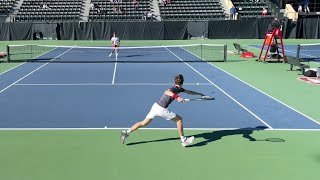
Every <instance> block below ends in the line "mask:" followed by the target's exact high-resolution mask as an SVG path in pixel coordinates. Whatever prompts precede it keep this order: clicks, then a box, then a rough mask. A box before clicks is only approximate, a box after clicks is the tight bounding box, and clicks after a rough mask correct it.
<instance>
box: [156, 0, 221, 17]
mask: <svg viewBox="0 0 320 180" xmlns="http://www.w3.org/2000/svg"><path fill="white" fill-rule="evenodd" d="M159 9H160V14H161V18H162V20H211V19H225V17H226V14H225V12H224V10H223V8H222V5H221V3H220V0H172V1H171V3H170V4H166V5H165V4H164V3H162V2H159Z"/></svg>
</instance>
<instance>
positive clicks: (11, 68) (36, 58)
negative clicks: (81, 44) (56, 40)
mask: <svg viewBox="0 0 320 180" xmlns="http://www.w3.org/2000/svg"><path fill="white" fill-rule="evenodd" d="M55 49H56V48H55ZM55 49H52V50H50V51H48V52H45V53H42V54H40V55H39V56H36V57H35V58H33V59H37V58H38V57H41V56H43V55H45V54H47V53H49V52H51V51H53V50H55ZM26 63H27V62H24V63H21V64H19V65H17V66H15V67H13V68H11V69H8V70H6V71H4V72H2V73H0V76H1V75H2V74H4V73H7V72H9V71H11V70H13V69H15V68H17V67H19V66H21V65H24V64H26Z"/></svg>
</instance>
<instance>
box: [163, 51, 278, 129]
mask: <svg viewBox="0 0 320 180" xmlns="http://www.w3.org/2000/svg"><path fill="white" fill-rule="evenodd" d="M166 49H167V50H168V51H169V52H170V53H172V54H173V55H174V56H176V57H177V58H178V59H180V61H182V62H183V63H185V64H186V65H187V66H189V67H190V68H191V69H193V70H194V71H195V72H197V73H198V74H199V75H200V76H202V77H203V78H204V79H206V80H207V81H208V82H210V83H211V84H212V85H213V86H215V87H216V88H218V89H219V90H220V91H221V92H223V93H224V94H225V95H226V96H228V97H229V98H230V99H232V100H233V101H234V102H236V103H237V104H238V105H239V106H241V107H242V108H243V109H245V110H246V111H248V112H249V113H250V114H251V115H253V116H254V117H255V118H257V119H258V120H259V121H261V122H262V123H263V124H265V125H266V126H268V127H269V128H270V129H273V128H272V127H271V126H270V125H269V124H268V123H266V122H265V121H264V120H262V119H261V118H260V117H259V116H257V115H256V114H254V113H253V112H252V111H250V110H249V109H248V108H247V107H245V106H244V105H242V104H241V103H240V102H239V101H237V100H236V99H234V98H233V97H232V96H230V95H229V94H228V93H226V92H225V91H224V90H222V89H221V88H220V87H218V86H217V85H216V84H215V83H213V82H212V81H210V80H209V79H208V78H207V77H205V76H204V75H203V74H201V73H200V72H199V71H197V70H196V69H195V68H193V67H192V66H191V65H190V64H188V63H186V62H184V61H183V60H182V59H181V58H180V57H179V56H177V55H176V54H175V53H173V52H172V51H170V50H169V49H168V48H166Z"/></svg>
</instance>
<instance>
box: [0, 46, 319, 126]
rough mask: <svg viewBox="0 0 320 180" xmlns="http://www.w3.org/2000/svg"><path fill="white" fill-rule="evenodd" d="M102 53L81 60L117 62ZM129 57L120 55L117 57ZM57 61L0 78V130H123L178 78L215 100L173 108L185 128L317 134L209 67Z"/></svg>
mask: <svg viewBox="0 0 320 180" xmlns="http://www.w3.org/2000/svg"><path fill="white" fill-rule="evenodd" d="M72 51H73V50H72V49H71V50H70V49H69V50H63V49H62V50H61V49H55V50H54V51H51V52H50V53H51V55H52V54H54V56H55V57H56V59H58V58H59V60H62V59H65V60H66V61H68V60H70V59H68V58H70V57H71V56H75V54H74V53H72ZM107 55H108V52H103V53H92V54H90V57H89V56H88V57H86V58H92V59H95V60H104V61H108V60H114V57H111V58H109V57H107ZM43 56H46V54H44V55H43ZM142 56H143V55H142ZM147 56H149V58H150V59H157V58H159V57H162V58H165V59H168V58H169V57H170V59H173V60H174V61H179V60H181V61H183V60H184V59H185V58H188V57H190V56H194V55H193V54H191V53H188V52H186V51H185V52H183V51H176V49H174V48H173V49H168V48H167V49H166V51H163V52H162V54H161V55H159V54H158V55H155V54H154V55H152V54H147ZM134 57H135V56H134V55H132V56H122V54H121V52H120V54H119V59H121V58H122V59H123V58H134ZM40 58H41V57H40ZM43 58H45V57H43ZM73 58H74V57H73ZM79 58H81V57H78V59H79ZM193 58H194V57H193ZM54 60H55V59H53V60H52V61H51V62H38V63H24V64H22V65H20V66H18V67H16V68H14V69H12V70H10V71H8V72H5V73H3V74H1V75H0V107H1V108H0V114H1V121H0V128H2V129H8V128H11V129H14V128H28V129H32V128H39V129H40V128H127V127H130V126H131V125H132V124H133V123H135V122H137V121H139V120H142V119H144V118H145V116H146V115H147V113H148V111H149V109H150V108H151V106H152V104H153V103H154V102H155V101H157V100H158V99H159V98H160V96H161V95H162V94H163V92H164V91H165V90H166V89H167V88H169V87H170V86H171V85H172V84H173V78H174V76H175V75H177V74H183V75H184V77H185V84H184V88H185V89H190V90H194V91H198V92H202V93H204V94H206V95H209V96H212V97H215V100H214V101H192V102H184V103H178V102H177V101H174V102H173V103H172V104H171V106H170V109H171V110H172V111H174V112H176V113H177V114H179V115H181V116H182V117H183V118H184V126H185V128H194V129H202V128H205V129H211V128H225V129H228V128H246V127H257V126H266V127H268V128H269V129H320V124H319V123H318V122H316V121H315V120H313V119H311V118H309V117H307V116H305V115H303V114H301V113H299V112H297V111H295V110H294V109H292V108H290V107H288V106H286V105H285V104H283V103H281V102H279V101H277V100H276V99H273V98H272V97H270V96H268V95H266V94H264V93H263V92H260V91H259V90H257V89H256V88H254V87H252V86H250V85H248V84H246V83H244V82H242V81H241V80H239V79H237V78H236V77H234V76H232V75H230V74H228V73H226V72H224V71H223V70H221V69H219V68H217V67H215V66H214V65H212V64H210V63H206V62H190V63H187V62H171V63H160V62H154V63H118V62H110V63H53V62H54ZM181 96H182V97H184V98H187V97H188V98H191V97H192V96H188V95H186V94H181ZM193 97H195V96H193ZM175 127H176V125H175V123H173V122H168V121H167V120H164V119H161V118H156V119H154V121H153V123H151V124H150V125H149V126H148V128H175Z"/></svg>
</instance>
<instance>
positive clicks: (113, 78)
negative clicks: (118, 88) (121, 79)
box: [112, 58, 118, 84]
mask: <svg viewBox="0 0 320 180" xmlns="http://www.w3.org/2000/svg"><path fill="white" fill-rule="evenodd" d="M117 61H118V59H117V58H116V63H114V70H113V76H112V84H114V81H115V78H116V71H117V64H118V62H117Z"/></svg>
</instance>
